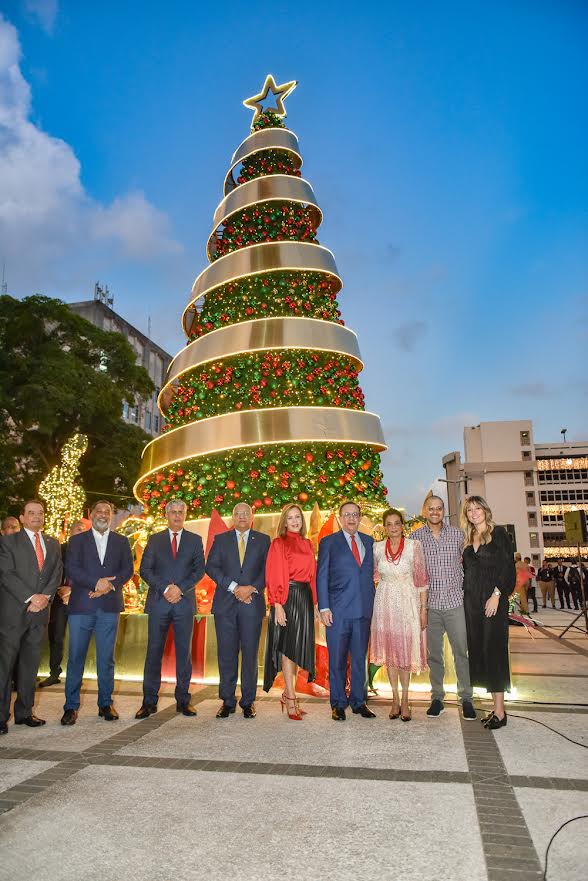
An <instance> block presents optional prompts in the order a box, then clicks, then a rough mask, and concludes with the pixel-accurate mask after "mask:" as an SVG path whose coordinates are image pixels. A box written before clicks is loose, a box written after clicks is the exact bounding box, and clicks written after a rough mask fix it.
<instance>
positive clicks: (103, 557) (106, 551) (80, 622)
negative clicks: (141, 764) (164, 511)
mask: <svg viewBox="0 0 588 881" xmlns="http://www.w3.org/2000/svg"><path fill="white" fill-rule="evenodd" d="M90 516H91V519H92V528H91V529H89V530H88V531H87V532H82V533H80V534H79V535H74V537H73V538H71V539H70V541H69V548H68V553H67V561H66V566H67V568H66V573H65V574H66V578H67V579H68V581H69V583H70V585H71V595H70V598H69V606H68V623H69V651H68V659H67V674H66V679H65V705H64V707H63V709H64V713H63V716H62V717H61V724H62V725H74V724H75V722H76V719H77V718H78V709H79V706H80V689H81V687H82V680H83V677H84V665H85V663H86V655H87V654H88V646H89V644H90V639H91V638H92V634H94V635H95V638H96V668H97V671H98V715H99V716H102V718H103V719H106V720H107V721H108V722H111V721H113V720H115V719H118V713H117V712H116V710H115V708H114V707H113V706H112V692H113V689H114V646H115V643H116V632H117V630H118V619H119V615H120V613H121V612H122V611H123V609H124V600H123V591H122V589H123V585H125V584H126V583H127V581H128V580H129V579H130V578H131V576H132V574H133V555H132V554H131V546H130V544H129V541H128V539H127V538H126V537H125V536H124V535H118V534H117V533H116V532H111V530H110V523H111V521H112V505H111V504H110V502H106V501H104V500H100V501H99V502H96V503H95V504H94V507H93V508H92V511H91V514H90Z"/></svg>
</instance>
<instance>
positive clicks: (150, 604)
mask: <svg viewBox="0 0 588 881" xmlns="http://www.w3.org/2000/svg"><path fill="white" fill-rule="evenodd" d="M140 575H141V578H142V579H143V581H146V582H147V584H148V585H149V592H148V593H147V600H146V602H145V611H146V612H147V613H149V612H155V611H157V609H158V608H159V607H161V608H169V603H168V601H167V600H166V599H165V598H164V596H163V592H164V590H165V589H166V587H167V586H168V584H177V586H178V587H179V588H180V590H181V591H182V593H183V594H184V598H183V599H182V600H180V603H187V604H189V605H190V607H191V609H192V613H193V614H196V611H197V608H196V596H195V592H194V588H195V587H196V585H197V584H198V582H199V581H200V579H201V578H202V576H203V575H204V548H203V546H202V539H201V538H200V536H199V535H196V534H195V533H194V532H189V531H188V530H187V529H184V530H182V536H181V538H180V546H179V547H178V554H177V556H176V559H175V560H174V558H173V555H172V549H171V541H170V538H169V530H168V529H167V528H166V529H164V530H163V531H162V532H157V533H155V535H152V536H151V537H150V538H149V541H148V542H147V547H146V548H145V550H144V552H143V558H142V560H141V569H140Z"/></svg>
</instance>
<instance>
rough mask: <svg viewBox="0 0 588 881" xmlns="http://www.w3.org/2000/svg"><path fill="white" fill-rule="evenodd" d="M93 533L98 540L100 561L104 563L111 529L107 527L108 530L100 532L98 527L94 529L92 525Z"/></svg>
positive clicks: (96, 540) (97, 546) (97, 548)
mask: <svg viewBox="0 0 588 881" xmlns="http://www.w3.org/2000/svg"><path fill="white" fill-rule="evenodd" d="M92 533H93V535H94V541H95V542H96V550H97V551H98V556H99V558H100V562H101V563H102V564H104V557H105V556H106V545H107V544H108V536H109V535H110V529H107V530H106V532H98V530H97V529H94V527H92Z"/></svg>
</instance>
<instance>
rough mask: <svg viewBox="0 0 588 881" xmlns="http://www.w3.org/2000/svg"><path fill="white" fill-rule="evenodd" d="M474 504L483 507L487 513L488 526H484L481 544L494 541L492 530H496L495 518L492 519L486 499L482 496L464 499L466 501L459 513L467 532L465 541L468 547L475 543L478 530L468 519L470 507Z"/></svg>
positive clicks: (462, 525) (480, 537) (464, 529)
mask: <svg viewBox="0 0 588 881" xmlns="http://www.w3.org/2000/svg"><path fill="white" fill-rule="evenodd" d="M472 505H476V506H477V507H478V508H481V509H482V510H483V512H484V514H485V515H486V526H485V527H484V532H482V533H480V534H479V539H480V544H481V545H486V544H488V543H489V542H491V541H492V532H493V530H494V526H495V525H496V524H495V523H494V520H493V519H492V511H491V510H490V507H489V505H488V502H487V501H486V499H483V498H482V496H468V497H467V498H466V499H464V502H463V504H462V506H461V512H460V515H459V520H460V525H461V528H462V529H463V531H464V534H465V542H464V547H466V548H467V546H468V545H471V544H473V543H474V535H475V532H476V527H475V526H474V524H473V523H470V521H469V520H468V508H470V507H471V506H472Z"/></svg>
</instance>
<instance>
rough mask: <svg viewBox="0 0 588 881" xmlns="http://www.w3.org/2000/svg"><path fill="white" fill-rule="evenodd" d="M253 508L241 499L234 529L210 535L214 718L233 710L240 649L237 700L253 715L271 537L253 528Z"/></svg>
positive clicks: (246, 712) (244, 710)
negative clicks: (215, 657)
mask: <svg viewBox="0 0 588 881" xmlns="http://www.w3.org/2000/svg"><path fill="white" fill-rule="evenodd" d="M252 522H253V511H252V509H251V508H250V506H249V505H247V504H245V503H244V502H240V503H239V504H238V505H235V507H234V509H233V524H234V528H233V529H231V530H230V531H229V532H222V533H220V535H217V536H216V538H215V539H214V542H213V545H212V547H211V549H210V553H209V555H208V560H207V562H206V572H207V574H208V575H209V576H210V577H211V578H212V580H213V581H214V582H215V584H216V590H215V592H214V599H213V601H212V614H213V615H214V626H215V628H216V642H217V648H218V670H219V675H220V684H219V697H220V699H221V700H222V706H221V707H220V709H219V711H218V713H217V714H216V717H217V719H226V718H227V717H228V716H229V715H230V714H231V713H234V712H235V706H236V703H237V700H236V698H235V689H236V687H237V671H238V666H239V652H241V700H240V701H239V705H240V707H241V709H242V710H243V715H244V717H245V718H246V719H253V718H255V695H256V693H257V653H258V650H259V637H260V635H261V622H262V621H263V619H264V617H265V561H266V559H267V553H268V551H269V546H270V539H269V536H268V535H264V533H263V532H256V531H255V530H254V529H252V528H251V524H252Z"/></svg>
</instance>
